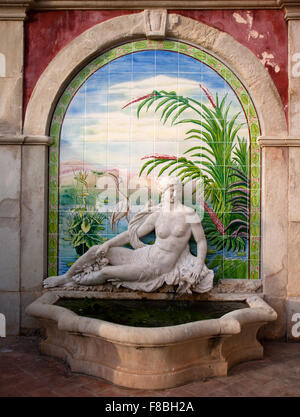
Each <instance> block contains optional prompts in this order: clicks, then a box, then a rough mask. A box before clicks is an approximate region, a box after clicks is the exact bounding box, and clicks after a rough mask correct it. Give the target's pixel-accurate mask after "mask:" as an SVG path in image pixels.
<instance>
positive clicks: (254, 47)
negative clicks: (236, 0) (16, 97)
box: [24, 10, 288, 110]
mask: <svg viewBox="0 0 300 417" xmlns="http://www.w3.org/2000/svg"><path fill="white" fill-rule="evenodd" d="M137 12H138V11H137V10H134V11H133V10H127V11H126V10H122V11H120V10H113V11H112V10H109V11H108V10H107V11H98V10H94V11H91V10H85V11H78V10H72V11H70V10H68V11H55V12H53V11H51V12H47V13H45V12H32V13H30V14H29V18H28V20H27V21H26V23H25V39H26V50H25V51H26V53H25V91H24V101H25V106H26V104H27V103H28V100H29V97H30V95H31V93H32V90H33V88H34V85H35V84H36V82H37V79H38V77H39V76H40V75H41V74H42V72H43V71H44V69H45V68H46V66H47V65H48V64H49V62H50V61H51V60H52V59H53V58H54V56H55V55H56V54H57V53H58V52H59V51H60V50H61V49H62V48H63V47H64V46H65V45H67V43H68V42H70V41H71V40H72V39H74V38H75V37H76V36H78V35H79V34H80V33H82V32H84V31H85V30H87V29H88V28H90V27H92V26H93V25H95V24H97V23H101V22H104V21H105V20H108V19H111V18H113V17H116V16H121V15H125V14H131V13H137ZM170 13H177V14H181V15H182V16H186V17H190V18H192V19H194V20H196V21H199V22H203V23H206V24H207V25H209V26H212V27H214V28H216V29H219V30H221V31H224V32H226V33H228V34H230V35H231V36H233V37H234V38H235V39H236V40H237V41H238V42H240V43H241V44H242V45H245V46H246V47H247V48H249V49H250V50H251V51H252V52H253V53H254V54H255V55H256V57H257V58H258V59H260V60H262V61H263V62H264V65H265V67H266V69H267V71H268V72H269V74H270V76H271V77H272V79H273V81H274V83H275V85H276V87H277V89H278V92H279V94H280V97H281V100H282V103H283V105H284V107H285V110H287V103H288V95H287V84H288V77H287V26H286V23H285V21H284V16H283V11H281V10H251V11H246V10H239V11H234V10H214V11H210V10H176V11H170ZM266 54H267V55H266ZM271 55H272V56H273V58H271ZM267 56H268V59H266V57H267ZM264 57H265V61H264Z"/></svg>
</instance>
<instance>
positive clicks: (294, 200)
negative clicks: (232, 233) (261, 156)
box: [286, 2, 300, 341]
mask: <svg viewBox="0 0 300 417" xmlns="http://www.w3.org/2000/svg"><path fill="white" fill-rule="evenodd" d="M295 3H298V2H295ZM286 20H287V23H288V34H289V37H288V39H289V44H288V45H289V46H288V47H289V50H288V52H289V131H290V135H292V136H294V137H298V138H299V139H298V140H299V142H300V5H299V4H294V5H292V6H287V7H286ZM299 178H300V147H297V146H290V147H289V188H288V202H289V205H288V220H289V229H288V282H287V304H286V306H287V336H288V338H289V339H295V340H299V341H300V336H298V337H297V336H296V337H295V333H294V335H293V331H292V327H293V325H294V324H295V323H294V322H293V321H292V319H293V315H294V313H300V262H299V259H300V182H299Z"/></svg>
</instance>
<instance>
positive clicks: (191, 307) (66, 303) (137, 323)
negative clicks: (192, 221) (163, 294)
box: [56, 298, 248, 327]
mask: <svg viewBox="0 0 300 417" xmlns="http://www.w3.org/2000/svg"><path fill="white" fill-rule="evenodd" d="M56 305H58V306H61V307H65V308H67V309H69V310H71V311H74V313H76V314H78V315H80V316H85V317H91V318H95V319H101V320H105V321H109V322H111V323H117V324H123V325H126V326H134V327H163V326H175V325H177V324H183V323H189V322H193V321H198V320H208V319H217V318H219V317H222V316H223V315H224V314H226V313H229V312H230V311H233V310H238V309H241V308H246V307H248V305H247V304H246V303H243V302H229V301H181V300H172V301H165V300H99V299H96V298H81V299H78V298H61V299H59V300H58V301H57V302H56Z"/></svg>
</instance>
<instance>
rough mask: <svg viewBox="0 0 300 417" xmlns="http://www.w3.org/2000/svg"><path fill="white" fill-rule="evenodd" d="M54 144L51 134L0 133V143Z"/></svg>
mask: <svg viewBox="0 0 300 417" xmlns="http://www.w3.org/2000/svg"><path fill="white" fill-rule="evenodd" d="M51 144H52V138H51V137H49V136H24V135H0V145H47V146H50V145H51Z"/></svg>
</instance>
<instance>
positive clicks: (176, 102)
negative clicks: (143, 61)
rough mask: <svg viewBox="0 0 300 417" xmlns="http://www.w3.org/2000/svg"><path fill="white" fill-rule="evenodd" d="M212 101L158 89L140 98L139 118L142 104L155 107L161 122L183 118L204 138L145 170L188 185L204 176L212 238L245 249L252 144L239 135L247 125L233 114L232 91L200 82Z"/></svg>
mask: <svg viewBox="0 0 300 417" xmlns="http://www.w3.org/2000/svg"><path fill="white" fill-rule="evenodd" d="M200 87H201V88H202V89H203V91H204V92H205V94H206V96H207V98H208V100H209V104H208V105H206V104H204V103H202V102H199V101H197V100H195V99H192V98H190V97H183V96H178V95H177V94H176V92H174V91H171V92H167V91H163V90H162V91H153V92H152V93H150V94H148V95H146V96H144V97H141V98H139V99H136V100H134V101H133V102H131V103H128V105H130V104H133V103H134V102H138V101H140V104H139V106H138V108H137V117H139V116H140V113H141V111H142V109H146V111H148V110H149V109H151V108H153V107H152V106H155V109H154V111H155V112H158V111H159V112H161V122H162V123H167V122H168V121H171V124H172V125H178V124H183V123H189V124H192V125H193V126H194V127H193V128H192V129H189V130H187V131H186V138H185V139H186V140H190V139H193V140H195V139H196V140H199V145H198V146H193V147H191V148H189V149H187V150H186V151H185V152H184V156H182V157H175V156H171V155H157V154H156V155H152V156H149V158H151V159H150V160H149V161H147V162H146V163H145V164H144V165H143V167H142V169H141V171H140V175H141V174H142V173H143V172H144V171H145V172H146V175H149V174H150V173H151V172H152V171H153V170H154V169H155V168H156V167H160V171H159V173H158V176H160V175H162V174H163V173H168V175H172V174H173V175H177V176H179V177H180V179H181V181H182V183H183V185H185V184H186V183H188V182H190V181H198V182H199V183H201V184H203V185H204V198H205V201H201V202H199V203H201V204H203V206H204V209H205V211H206V216H205V218H204V221H203V223H204V228H205V232H206V236H207V239H208V240H209V242H210V243H211V244H212V245H214V246H215V247H216V250H220V249H223V248H225V249H227V250H232V251H241V250H244V249H245V240H246V239H248V238H249V226H248V225H249V208H248V207H249V178H248V166H249V161H248V158H249V156H248V155H249V149H248V143H247V141H246V140H244V139H241V138H239V137H238V136H237V134H238V132H239V130H240V128H241V126H242V124H239V123H237V119H238V116H239V113H237V114H235V115H234V116H233V117H231V118H230V117H229V116H228V114H229V110H230V106H231V103H229V104H228V103H227V96H226V95H225V96H224V97H223V98H222V99H219V97H218V94H216V97H215V98H214V97H213V96H212V95H211V93H210V92H209V91H208V89H207V88H206V87H205V86H204V85H202V84H200ZM186 110H189V111H191V110H192V111H193V112H194V114H195V118H184V117H183V116H184V112H185V111H186Z"/></svg>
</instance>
